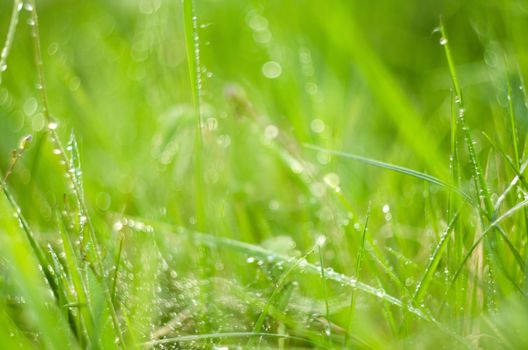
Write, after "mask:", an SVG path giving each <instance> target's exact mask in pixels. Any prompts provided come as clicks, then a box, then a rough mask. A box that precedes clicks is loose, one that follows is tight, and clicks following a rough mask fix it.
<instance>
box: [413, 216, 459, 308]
mask: <svg viewBox="0 0 528 350" xmlns="http://www.w3.org/2000/svg"><path fill="white" fill-rule="evenodd" d="M457 219H458V213H456V214H455V215H454V216H453V218H452V219H451V222H450V223H449V225H448V226H447V228H446V229H445V231H444V233H443V234H442V236H441V237H440V240H439V241H438V243H437V245H436V247H435V249H434V251H433V253H432V255H431V256H430V257H429V263H428V264H427V267H426V268H425V271H424V274H423V276H422V278H421V280H420V282H418V284H417V285H416V290H415V292H414V295H413V297H412V303H413V305H415V306H416V305H419V304H420V303H421V301H422V299H423V297H424V295H425V293H426V292H427V289H428V288H429V285H430V284H431V280H432V278H433V276H434V273H435V271H436V268H437V266H438V263H439V262H440V259H441V258H442V255H443V254H444V252H445V249H446V247H447V243H448V238H449V234H450V233H451V230H452V229H453V227H454V225H455V222H456V221H457Z"/></svg>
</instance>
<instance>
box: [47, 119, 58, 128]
mask: <svg viewBox="0 0 528 350" xmlns="http://www.w3.org/2000/svg"><path fill="white" fill-rule="evenodd" d="M58 127H59V123H57V122H55V121H52V122H49V124H48V129H50V130H56V129H57V128H58Z"/></svg>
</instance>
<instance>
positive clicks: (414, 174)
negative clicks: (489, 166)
mask: <svg viewBox="0 0 528 350" xmlns="http://www.w3.org/2000/svg"><path fill="white" fill-rule="evenodd" d="M304 147H306V148H308V149H312V150H316V151H319V152H324V153H328V154H332V155H335V156H339V157H343V158H348V159H352V160H356V161H359V162H362V163H365V164H369V165H372V166H375V167H378V168H383V169H388V170H391V171H395V172H397V173H400V174H405V175H409V176H412V177H415V178H417V179H420V180H423V181H427V182H429V183H432V184H434V185H437V186H440V187H443V188H445V189H447V190H449V191H452V192H455V193H457V194H459V195H461V196H463V197H464V198H466V199H467V200H468V201H469V200H470V198H469V196H468V195H466V194H465V193H463V192H461V191H459V190H458V189H456V188H454V187H453V186H451V185H449V184H448V183H446V182H445V181H442V180H440V179H438V178H436V177H434V176H432V175H429V174H425V173H421V172H419V171H416V170H413V169H409V168H405V167H402V166H399V165H394V164H390V163H385V162H382V161H379V160H375V159H372V158H367V157H362V156H358V155H355V154H352V153H348V152H342V151H335V150H329V149H325V148H322V147H319V146H316V145H311V144H304Z"/></svg>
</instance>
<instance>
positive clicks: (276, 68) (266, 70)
mask: <svg viewBox="0 0 528 350" xmlns="http://www.w3.org/2000/svg"><path fill="white" fill-rule="evenodd" d="M262 74H263V75H264V76H265V77H266V78H268V79H276V78H278V77H280V75H281V74H282V66H281V65H280V64H279V63H278V62H275V61H268V62H266V63H264V64H263V65H262Z"/></svg>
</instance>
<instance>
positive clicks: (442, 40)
mask: <svg viewBox="0 0 528 350" xmlns="http://www.w3.org/2000/svg"><path fill="white" fill-rule="evenodd" d="M445 44H447V38H445V37H441V38H440V45H445Z"/></svg>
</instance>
